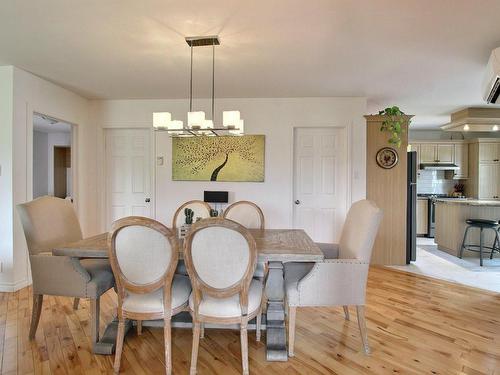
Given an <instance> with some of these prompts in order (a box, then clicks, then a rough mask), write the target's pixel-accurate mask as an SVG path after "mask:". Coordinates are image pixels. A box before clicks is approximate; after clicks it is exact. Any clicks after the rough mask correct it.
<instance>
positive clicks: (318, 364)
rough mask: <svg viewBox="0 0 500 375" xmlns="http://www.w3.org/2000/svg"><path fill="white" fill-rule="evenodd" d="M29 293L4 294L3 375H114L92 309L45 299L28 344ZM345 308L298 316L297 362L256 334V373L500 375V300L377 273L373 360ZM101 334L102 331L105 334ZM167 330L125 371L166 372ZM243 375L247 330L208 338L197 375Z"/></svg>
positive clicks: (126, 354)
mask: <svg viewBox="0 0 500 375" xmlns="http://www.w3.org/2000/svg"><path fill="white" fill-rule="evenodd" d="M31 303H32V302H31V290H30V289H29V288H25V289H22V290H20V291H19V292H16V293H0V363H1V373H2V374H16V373H17V374H41V373H43V374H103V373H112V368H113V356H94V355H92V353H91V350H90V344H89V342H90V321H89V309H90V306H89V302H88V301H85V300H81V303H80V307H79V309H78V310H76V311H74V310H73V308H72V304H73V301H72V299H71V298H65V297H48V298H45V299H44V305H43V311H42V317H41V320H40V325H39V327H38V331H37V334H36V337H35V340H34V341H32V342H30V341H29V340H28V332H29V320H30V315H31ZM115 306H116V305H115V298H114V292H113V291H111V292H109V293H108V294H106V295H105V296H104V298H102V302H101V309H102V311H103V314H102V318H101V325H102V326H101V329H102V328H104V324H105V323H106V322H108V321H109V320H110V319H111V316H112V314H113V311H114V309H115ZM355 316H356V314H355V313H354V310H351V319H352V320H351V321H345V320H344V312H343V310H342V307H339V308H338V309H328V308H302V309H298V310H297V331H296V341H295V357H294V358H290V360H289V361H288V362H266V360H265V344H264V343H265V333H263V336H264V337H263V340H262V341H261V342H260V343H259V342H256V341H255V333H254V332H250V333H249V361H250V362H249V364H250V372H251V373H253V374H284V373H286V374H287V375H293V374H342V375H350V374H393V375H394V374H469V375H479V374H488V375H498V374H500V295H498V294H494V293H491V292H485V291H481V290H478V289H473V288H469V287H465V286H459V285H455V284H450V283H447V282H444V281H438V280H435V279H430V278H427V277H424V276H420V275H415V274H409V273H404V272H399V271H394V270H388V269H384V268H372V269H371V270H370V275H369V281H368V302H367V306H366V318H367V326H368V334H369V339H370V344H371V349H372V354H371V355H370V356H365V355H364V354H363V351H362V348H361V340H360V336H359V331H358V327H357V322H356V320H355ZM101 332H102V330H101ZM191 339H192V333H191V330H189V329H173V330H172V355H173V369H174V374H188V373H189V360H190V354H191ZM163 361H164V358H163V330H162V329H149V328H143V334H142V336H140V337H139V336H137V334H136V333H135V330H134V331H132V332H130V333H129V335H128V336H127V337H126V339H125V345H124V351H123V356H122V366H121V369H122V372H123V373H127V374H146V373H147V374H157V373H163V371H164V365H163ZM240 371H241V356H240V341H239V331H224V330H208V329H207V330H206V332H205V338H204V339H201V340H200V351H199V358H198V373H199V374H238V373H240Z"/></svg>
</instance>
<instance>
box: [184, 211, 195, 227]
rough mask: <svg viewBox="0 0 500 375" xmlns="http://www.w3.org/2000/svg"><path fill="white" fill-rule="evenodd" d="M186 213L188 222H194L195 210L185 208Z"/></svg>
mask: <svg viewBox="0 0 500 375" xmlns="http://www.w3.org/2000/svg"><path fill="white" fill-rule="evenodd" d="M184 215H185V216H186V224H193V217H194V211H193V210H192V209H190V208H185V209H184Z"/></svg>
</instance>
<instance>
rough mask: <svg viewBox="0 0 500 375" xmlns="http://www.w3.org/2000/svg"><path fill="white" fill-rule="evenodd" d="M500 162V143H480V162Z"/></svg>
mask: <svg viewBox="0 0 500 375" xmlns="http://www.w3.org/2000/svg"><path fill="white" fill-rule="evenodd" d="M499 160H500V143H490V142H480V143H479V162H480V163H498V162H499Z"/></svg>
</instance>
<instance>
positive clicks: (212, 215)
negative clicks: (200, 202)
mask: <svg viewBox="0 0 500 375" xmlns="http://www.w3.org/2000/svg"><path fill="white" fill-rule="evenodd" d="M217 216H219V211H217V210H214V209H213V208H212V209H211V210H210V217H217Z"/></svg>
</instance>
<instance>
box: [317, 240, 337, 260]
mask: <svg viewBox="0 0 500 375" xmlns="http://www.w3.org/2000/svg"><path fill="white" fill-rule="evenodd" d="M316 245H317V246H318V247H319V248H320V250H321V251H322V252H323V255H324V256H325V259H337V258H338V257H339V245H338V244H336V243H322V242H316Z"/></svg>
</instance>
